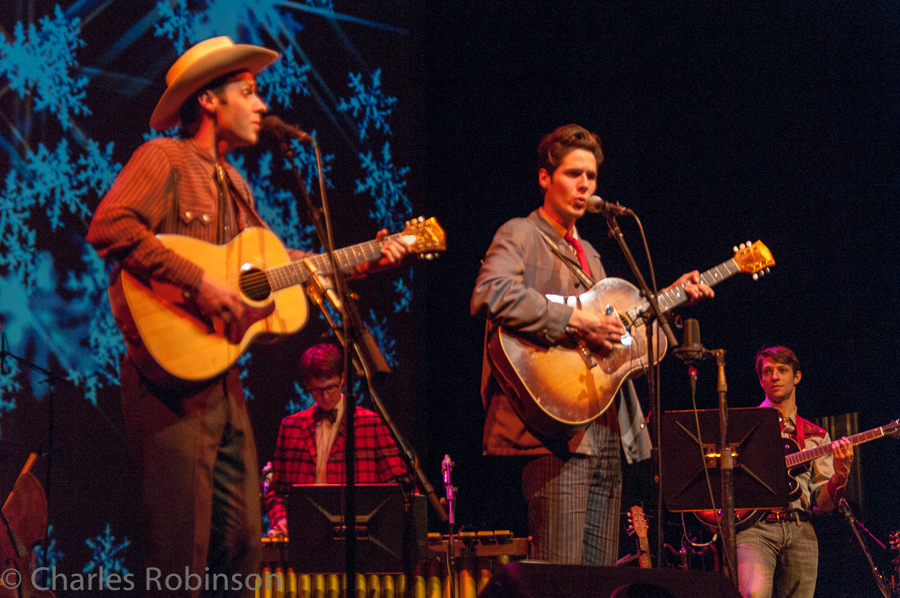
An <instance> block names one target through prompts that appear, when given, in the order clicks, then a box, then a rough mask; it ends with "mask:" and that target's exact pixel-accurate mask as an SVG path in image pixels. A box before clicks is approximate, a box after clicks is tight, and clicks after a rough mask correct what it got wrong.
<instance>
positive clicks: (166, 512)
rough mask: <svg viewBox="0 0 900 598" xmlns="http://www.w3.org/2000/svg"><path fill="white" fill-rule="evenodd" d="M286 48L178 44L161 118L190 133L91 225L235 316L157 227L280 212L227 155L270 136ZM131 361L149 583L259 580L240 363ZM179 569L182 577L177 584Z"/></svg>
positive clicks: (165, 587)
mask: <svg viewBox="0 0 900 598" xmlns="http://www.w3.org/2000/svg"><path fill="white" fill-rule="evenodd" d="M277 58H278V54H277V53H276V52H273V51H271V50H267V49H265V48H261V47H258V46H252V45H244V44H235V43H233V42H232V41H231V40H230V39H229V38H227V37H216V38H212V39H208V40H206V41H203V42H200V43H198V44H197V45H195V46H193V47H192V48H190V49H189V50H187V51H186V52H185V53H184V54H183V55H182V56H181V57H180V58H178V60H177V61H176V62H175V64H174V65H173V66H172V68H170V69H169V72H168V74H167V75H166V85H167V87H166V90H165V93H163V95H162V97H161V98H160V100H159V103H158V104H157V106H156V109H155V110H154V111H153V115H152V116H151V118H150V126H151V127H153V128H154V129H157V130H164V129H168V128H171V127H175V126H177V125H181V127H182V136H181V138H180V139H173V138H158V139H153V140H151V141H148V142H147V143H144V144H143V145H141V146H140V147H139V148H138V149H137V150H136V151H135V153H134V155H133V156H132V157H131V159H130V160H129V161H128V163H127V164H126V165H125V167H124V168H123V169H122V172H121V173H120V174H119V176H118V178H117V179H116V181H115V183H114V184H113V186H112V188H111V189H110V191H109V192H108V193H107V194H106V196H105V197H104V198H103V199H102V201H101V202H100V205H99V206H98V208H97V211H96V213H95V214H94V218H93V220H92V222H91V227H90V230H89V231H88V236H87V240H88V242H89V243H91V245H93V246H94V248H95V249H96V250H97V251H98V253H99V254H100V255H101V256H102V257H104V258H111V259H113V260H115V261H117V262H118V265H119V267H121V268H124V269H125V270H127V271H128V272H129V273H130V274H132V275H133V276H135V277H137V278H139V279H141V280H150V279H153V280H155V281H160V282H163V283H167V284H170V285H174V286H176V287H179V288H181V289H183V291H184V293H185V296H186V297H190V298H191V299H192V300H193V301H194V303H195V304H196V306H197V308H198V309H199V311H200V312H201V313H202V314H204V315H206V316H208V317H215V318H221V320H222V321H223V322H225V323H226V324H227V323H228V322H230V321H232V320H237V319H239V318H240V317H241V315H242V313H243V309H244V304H243V302H242V301H241V298H240V296H239V295H238V294H237V292H236V291H235V290H234V289H233V288H232V287H230V286H228V285H225V284H222V283H220V282H218V281H216V280H215V279H213V278H212V277H210V276H207V274H206V273H205V272H204V269H203V268H202V267H201V266H200V265H198V264H196V263H194V262H192V261H191V260H189V259H188V258H186V257H183V256H180V255H178V254H176V253H174V252H173V251H172V250H171V249H168V248H167V247H166V246H164V245H163V244H162V243H161V242H160V241H159V240H158V239H157V238H156V235H157V234H160V233H170V234H180V235H186V236H189V237H194V238H196V239H200V240H203V241H206V242H209V243H216V244H223V243H226V242H228V241H229V240H231V239H232V238H233V237H234V236H235V235H236V234H237V233H238V232H239V231H240V230H242V229H244V228H247V227H251V226H266V225H265V223H264V222H263V221H262V219H261V218H260V216H259V214H258V213H257V212H256V209H255V207H254V200H253V196H252V194H251V192H250V188H249V186H248V185H247V183H246V181H244V179H243V178H242V177H241V176H240V174H239V173H238V172H237V171H236V170H235V169H234V168H233V167H231V166H230V165H229V164H228V163H227V162H226V161H225V160H224V156H225V155H226V154H227V153H228V152H229V151H231V150H232V149H234V148H237V147H243V146H249V145H253V144H255V143H256V142H257V140H258V137H259V131H260V126H261V122H262V117H263V114H265V113H266V111H267V107H266V104H265V103H264V102H263V100H262V99H261V98H260V96H259V92H258V89H257V86H256V78H255V75H256V73H258V72H259V71H260V70H262V69H263V68H265V67H266V66H268V65H269V64H271V63H272V62H273V61H274V60H276V59H277ZM386 233H387V231H381V232H379V239H380V238H383V237H384V235H385V234H386ZM408 253H409V249H408V247H407V246H406V245H405V244H404V243H402V242H397V241H395V242H388V243H385V245H384V246H383V247H382V254H383V257H382V258H381V260H379V261H377V262H373V263H370V264H367V266H368V267H367V268H365V269H364V271H375V270H378V269H380V268H383V267H388V266H391V265H395V264H397V263H399V262H400V260H401V259H402V258H403V257H404V256H405V255H406V254H408ZM291 255H292V258H293V259H297V258H298V257H301V256H302V255H303V254H302V252H293V251H292V252H291ZM126 337H127V334H126ZM173 342H177V339H173ZM120 375H121V385H122V409H123V415H124V418H125V426H126V431H127V433H128V437H129V442H130V444H131V445H132V448H133V450H134V452H135V454H136V457H137V458H138V461H139V463H140V466H141V470H142V481H143V486H144V487H143V510H144V538H143V541H144V560H145V566H146V575H139V576H137V577H138V578H139V579H141V582H142V583H143V582H144V581H146V589H147V593H148V594H150V595H154V594H157V595H160V596H162V595H165V596H176V595H177V596H182V595H183V596H199V595H201V593H202V594H203V595H239V594H241V593H242V591H243V590H246V589H247V587H248V585H249V586H250V587H251V588H252V585H253V584H252V583H250V584H248V583H244V582H246V581H247V577H248V576H249V575H251V574H255V573H258V567H259V556H260V555H259V551H260V536H261V534H262V532H261V521H260V505H259V485H258V474H257V466H258V465H257V459H256V447H255V444H254V441H253V433H252V430H251V428H250V421H249V418H248V416H247V410H246V406H245V404H244V394H243V389H242V387H241V383H240V380H239V372H238V371H237V369H236V368H231V369H230V370H228V371H227V372H226V373H225V374H223V375H221V376H219V377H217V378H214V379H213V380H210V381H206V382H203V383H195V384H189V385H188V384H183V385H179V386H178V387H177V388H173V387H168V386H167V387H161V386H158V385H156V384H154V383H153V382H151V381H149V380H148V379H147V378H145V377H144V376H143V374H142V373H141V372H140V371H138V369H137V367H136V366H135V364H134V362H132V360H131V359H130V358H129V357H127V356H126V357H125V358H124V359H123V361H122V364H121V371H120ZM170 575H176V576H177V577H178V579H179V580H180V581H181V583H180V584H178V585H179V588H177V589H175V590H173V588H174V586H175V584H174V583H169V581H168V579H169V578H168V577H167V576H170ZM172 579H175V578H172ZM247 593H248V594H251V595H252V591H249V592H247Z"/></svg>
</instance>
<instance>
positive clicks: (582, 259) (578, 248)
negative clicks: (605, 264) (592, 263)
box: [565, 233, 591, 276]
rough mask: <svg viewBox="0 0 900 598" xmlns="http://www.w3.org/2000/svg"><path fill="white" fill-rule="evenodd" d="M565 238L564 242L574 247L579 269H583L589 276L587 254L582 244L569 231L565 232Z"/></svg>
mask: <svg viewBox="0 0 900 598" xmlns="http://www.w3.org/2000/svg"><path fill="white" fill-rule="evenodd" d="M565 240H566V243H568V244H569V245H571V246H572V248H573V249H575V255H577V256H578V263H579V264H581V269H582V270H584V273H585V274H587V275H588V276H590V275H591V269H590V267H589V266H588V261H587V255H586V254H585V253H584V245H582V244H581V241H579V240H578V239H576V238H575V237H573V236H572V234H571V233H566V236H565Z"/></svg>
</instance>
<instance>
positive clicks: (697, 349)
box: [675, 318, 711, 364]
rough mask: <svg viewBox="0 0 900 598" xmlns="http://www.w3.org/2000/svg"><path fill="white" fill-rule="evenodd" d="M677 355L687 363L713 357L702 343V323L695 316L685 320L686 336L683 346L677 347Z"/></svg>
mask: <svg viewBox="0 0 900 598" xmlns="http://www.w3.org/2000/svg"><path fill="white" fill-rule="evenodd" d="M675 355H676V356H677V357H678V359H680V360H681V361H683V362H685V363H686V364H693V363H697V362H700V361H703V360H704V359H706V358H708V357H711V354H710V353H709V351H707V350H706V349H705V348H704V347H703V345H702V344H701V343H700V323H699V322H697V320H694V319H693V318H688V319H687V320H685V321H684V336H683V337H682V341H681V346H680V347H678V348H677V349H675Z"/></svg>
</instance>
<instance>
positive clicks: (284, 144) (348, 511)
mask: <svg viewBox="0 0 900 598" xmlns="http://www.w3.org/2000/svg"><path fill="white" fill-rule="evenodd" d="M280 138H281V151H282V153H283V154H284V156H285V157H286V158H287V160H288V163H289V164H290V166H291V170H292V172H293V173H294V176H295V178H296V179H297V187H298V188H299V189H300V195H301V196H302V197H303V199H304V203H305V204H306V209H307V211H308V213H309V216H310V219H311V220H312V223H313V226H315V229H316V233H317V235H318V237H319V241H320V243H321V244H322V247H323V248H324V249H325V254H326V255H327V257H328V261H329V263H330V265H331V271H332V275H333V276H334V280H335V283H336V284H335V287H336V289H335V290H336V295H335V294H334V293H331V292H328V293H327V296H329V297H330V298H331V300H332V301H333V302H334V303H335V308H336V309H338V310H339V311H340V312H341V323H342V324H343V338H344V339H350V342H351V343H352V342H354V340H355V339H356V338H357V334H356V332H354V331H353V330H351V329H350V326H351V324H350V320H351V318H349V317H347V311H348V309H347V299H348V296H349V293H347V292H346V285H345V282H344V275H343V272H342V271H341V269H340V268H338V264H337V260H336V259H335V255H334V239H333V237H332V234H331V215H330V213H329V210H328V199H327V196H326V193H325V179H324V176H323V174H322V157H321V153H320V151H319V145H318V144H317V143H316V141H315V139H312V138H310V139H309V143H310V144H311V145H312V147H313V152H314V153H315V156H316V171H317V175H318V181H319V192H320V195H321V198H322V207H321V209H320V208H318V207H316V206H315V205H313V202H312V199H311V198H310V197H309V193H307V192H306V185H305V184H304V181H303V179H302V177H301V176H300V173H299V172H298V171H297V168H296V166H295V164H294V160H293V158H294V151H293V148H292V147H291V145H290V141H289V139H288V138H287V137H283V136H282V137H280ZM307 267H309V262H308V261H307ZM310 273H311V275H312V276H311V277H310V280H311V284H310V285H309V286H308V287H307V292H308V293H311V294H312V293H316V294H318V293H319V292H321V291H325V290H326V289H327V290H328V291H330V290H331V289H330V288H329V285H328V283H327V282H325V281H324V280H323V279H322V278H320V277H319V273H317V272H316V271H315V270H313V269H311V270H310ZM329 323H331V320H330V318H329ZM351 361H352V358H351V352H350V350H349V346H348V345H347V343H346V342H345V343H344V389H343V390H344V392H343V393H342V398H341V400H342V401H343V402H344V433H345V437H344V442H345V445H344V446H345V453H344V457H345V459H344V465H345V470H346V484H345V486H344V530H345V531H344V540H345V544H344V547H345V572H346V583H347V595H348V596H355V595H356V588H357V584H356V581H357V580H356V470H355V464H356V427H355V415H356V401H355V400H353V386H354V383H353V382H354V378H353V376H354V373H355V370H354V368H353V367H351Z"/></svg>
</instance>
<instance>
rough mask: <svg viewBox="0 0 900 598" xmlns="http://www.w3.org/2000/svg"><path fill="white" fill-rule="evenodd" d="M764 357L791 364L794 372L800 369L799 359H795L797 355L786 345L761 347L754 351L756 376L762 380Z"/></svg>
mask: <svg viewBox="0 0 900 598" xmlns="http://www.w3.org/2000/svg"><path fill="white" fill-rule="evenodd" d="M766 358H769V359H771V360H772V361H774V362H775V363H781V364H784V365H789V366H791V369H792V370H793V371H794V373H795V374H796V373H797V372H799V371H800V361H799V360H798V359H797V355H795V354H794V352H793V351H791V350H790V349H788V348H787V347H782V346H781V345H773V346H771V347H763V348H762V349H760V350H759V351H758V352H757V353H756V376H757V377H758V378H759V379H760V380H762V363H763V361H764V360H765V359H766Z"/></svg>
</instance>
